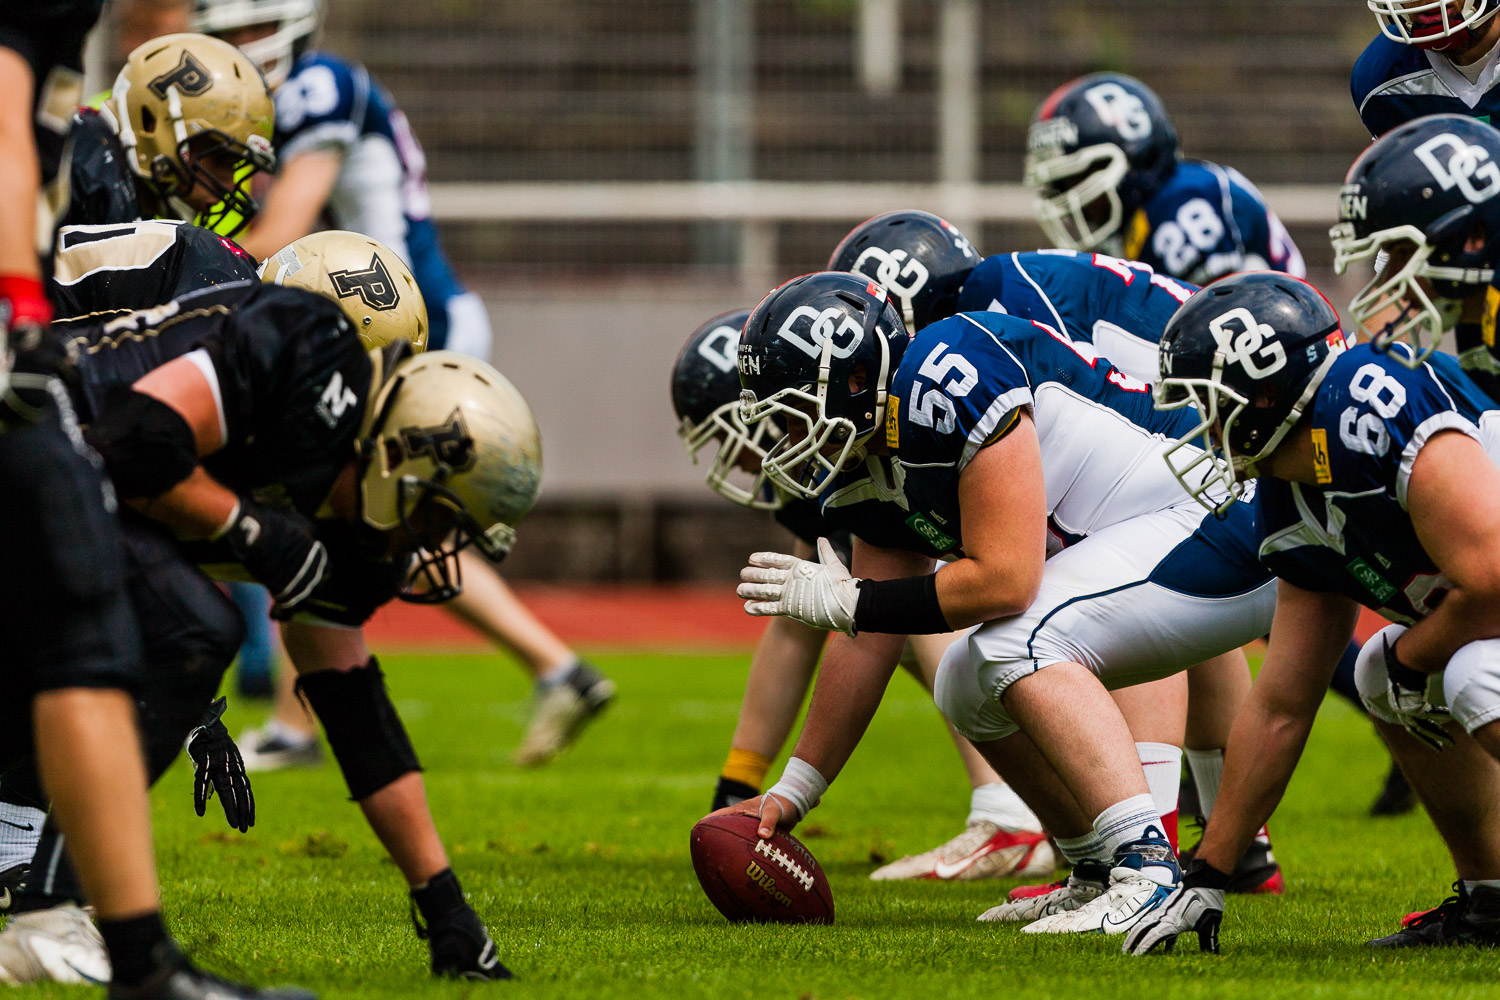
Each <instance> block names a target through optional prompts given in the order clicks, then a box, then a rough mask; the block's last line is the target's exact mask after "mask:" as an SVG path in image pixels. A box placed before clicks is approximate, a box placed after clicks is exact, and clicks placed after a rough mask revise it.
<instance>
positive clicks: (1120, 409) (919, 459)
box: [820, 312, 1196, 556]
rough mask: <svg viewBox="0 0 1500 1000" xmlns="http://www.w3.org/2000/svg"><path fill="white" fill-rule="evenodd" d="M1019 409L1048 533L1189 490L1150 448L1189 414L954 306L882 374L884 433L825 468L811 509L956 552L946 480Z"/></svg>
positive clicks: (1179, 431) (1123, 378) (1086, 359)
mask: <svg viewBox="0 0 1500 1000" xmlns="http://www.w3.org/2000/svg"><path fill="white" fill-rule="evenodd" d="M1023 410H1027V411H1030V413H1031V416H1032V420H1033V421H1034V423H1035V425H1036V431H1037V437H1038V438H1039V440H1040V442H1041V451H1042V474H1043V478H1044V480H1045V485H1046V490H1047V511H1048V515H1049V524H1050V528H1051V531H1052V533H1053V536H1054V540H1055V542H1056V543H1057V544H1068V543H1070V542H1073V541H1077V540H1078V539H1080V538H1082V537H1085V536H1086V535H1088V534H1089V533H1090V532H1091V531H1094V530H1097V529H1098V528H1102V527H1105V526H1107V525H1109V524H1114V523H1116V522H1118V521H1121V520H1124V519H1126V518H1129V517H1133V516H1136V515H1138V514H1142V513H1146V512H1148V511H1154V510H1162V509H1164V508H1167V507H1170V506H1174V505H1176V504H1178V503H1184V502H1188V503H1191V502H1192V501H1191V500H1189V499H1188V498H1187V495H1186V494H1185V493H1184V492H1183V490H1182V486H1181V484H1179V483H1178V482H1177V480H1176V479H1175V478H1174V477H1173V476H1172V474H1171V472H1170V471H1169V470H1168V469H1167V466H1166V463H1165V462H1163V461H1162V459H1161V454H1162V452H1163V451H1164V450H1165V449H1166V447H1167V445H1168V444H1170V443H1171V442H1172V441H1175V440H1176V439H1177V438H1178V437H1180V436H1182V435H1183V434H1185V433H1187V431H1188V430H1189V429H1190V428H1191V427H1192V426H1193V425H1194V424H1195V423H1196V418H1195V417H1194V416H1193V415H1191V414H1188V413H1186V412H1183V411H1171V412H1160V411H1158V410H1156V409H1155V408H1154V407H1153V406H1152V405H1151V393H1150V390H1149V387H1148V386H1147V385H1146V384H1145V383H1143V382H1140V381H1138V380H1136V379H1132V378H1130V377H1129V376H1128V375H1125V374H1124V373H1122V372H1120V371H1118V370H1117V369H1115V368H1114V367H1112V366H1111V365H1110V364H1109V363H1108V362H1107V361H1104V360H1103V359H1101V358H1098V357H1097V356H1096V355H1095V354H1094V352H1093V349H1092V348H1091V347H1089V345H1087V344H1075V343H1073V342H1071V341H1069V340H1068V339H1067V338H1066V337H1064V336H1062V334H1060V333H1058V332H1057V331H1055V330H1053V329H1051V328H1050V327H1047V326H1045V325H1043V324H1041V323H1036V322H1030V321H1027V320H1022V319H1018V318H1016V317H1013V316H1006V315H1003V314H1001V313H989V312H986V313H961V314H959V315H957V316H953V317H950V318H949V319H945V320H941V321H939V322H937V323H933V324H932V325H931V326H928V327H926V328H924V329H923V330H922V331H921V332H920V333H918V334H917V336H916V337H915V338H914V339H913V340H912V342H911V344H910V345H908V346H907V349H906V354H905V356H904V357H903V359H902V361H901V365H900V367H899V368H897V369H896V373H895V375H894V376H893V377H892V380H891V389H890V400H889V402H888V403H887V408H886V422H885V430H884V435H885V436H884V441H885V445H886V447H887V448H888V449H889V450H890V452H891V455H890V456H889V457H886V456H870V457H869V459H867V461H866V462H865V463H864V465H863V466H861V467H860V468H858V469H856V470H851V471H846V472H844V473H841V474H840V475H838V476H836V477H835V478H834V480H833V481H832V482H831V483H830V484H829V486H828V489H827V490H826V491H825V492H824V493H823V495H822V497H821V498H820V501H821V503H822V507H823V513H824V514H825V515H826V516H827V517H828V519H829V520H830V521H832V522H834V523H836V524H840V525H843V526H845V527H847V528H848V529H849V530H850V531H852V532H853V533H854V535H855V536H856V537H858V538H862V539H864V540H865V541H866V542H869V543H870V544H872V545H878V546H881V547H884V548H894V549H906V550H909V551H914V552H920V553H922V554H924V555H930V556H942V555H949V554H961V543H962V539H963V522H962V518H961V516H960V514H961V512H960V510H959V505H958V481H959V477H960V476H961V475H962V474H963V471H964V469H965V468H966V467H967V466H968V464H969V462H970V461H971V460H972V459H973V458H974V456H975V455H976V454H977V453H978V452H979V450H980V449H981V448H983V447H985V446H986V445H988V444H992V443H993V442H995V441H997V440H998V439H999V438H1000V437H1002V436H1003V435H1004V434H1006V433H1007V432H1009V430H1010V429H1011V428H1012V427H1014V426H1015V424H1016V421H1017V420H1018V418H1019V416H1020V413H1021V411H1023Z"/></svg>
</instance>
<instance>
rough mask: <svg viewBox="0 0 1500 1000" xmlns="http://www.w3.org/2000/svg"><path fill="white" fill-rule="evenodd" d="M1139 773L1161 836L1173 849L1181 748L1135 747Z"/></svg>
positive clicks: (1161, 744)
mask: <svg viewBox="0 0 1500 1000" xmlns="http://www.w3.org/2000/svg"><path fill="white" fill-rule="evenodd" d="M1135 750H1136V753H1138V754H1140V757H1141V770H1143V771H1145V772H1146V787H1147V788H1149V789H1151V801H1152V802H1154V803H1155V804H1156V812H1157V815H1159V816H1160V817H1161V823H1162V832H1163V833H1165V834H1166V835H1167V840H1169V841H1170V842H1171V844H1172V848H1173V850H1176V848H1177V793H1178V792H1179V791H1181V789H1182V748H1181V747H1174V746H1172V745H1171V744H1170V743H1137V744H1136V745H1135Z"/></svg>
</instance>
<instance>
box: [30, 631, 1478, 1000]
mask: <svg viewBox="0 0 1500 1000" xmlns="http://www.w3.org/2000/svg"><path fill="white" fill-rule="evenodd" d="M597 659H598V662H599V663H600V665H601V666H603V667H604V668H605V669H606V670H607V671H609V672H610V673H611V674H612V675H613V676H614V677H615V678H616V679H617V680H618V682H619V685H620V697H619V700H618V702H617V703H616V705H615V707H614V708H612V709H611V710H610V713H609V714H608V715H607V716H606V717H604V719H603V720H602V721H601V722H600V723H599V724H598V725H597V726H596V728H594V729H593V730H592V731H590V732H589V733H588V734H587V736H586V738H585V739H584V740H583V742H582V744H581V745H580V746H579V747H577V748H576V749H575V750H574V751H573V752H572V753H571V754H570V755H568V756H567V757H565V758H563V759H561V760H559V761H558V762H556V763H555V764H554V765H552V766H551V767H549V768H546V769H544V770H541V771H538V772H521V771H518V770H516V769H515V768H513V767H512V766H511V765H510V764H509V762H508V755H509V751H510V749H511V748H512V747H513V746H514V745H515V743H516V742H517V740H518V737H519V734H520V731H521V726H522V722H523V719H524V717H525V712H526V707H527V702H526V699H527V697H528V694H529V692H528V690H527V688H526V685H525V684H524V683H523V681H522V679H521V677H520V674H519V672H518V671H516V670H515V669H514V668H513V667H512V666H510V665H509V664H507V663H505V662H502V661H500V660H498V659H496V658H495V657H492V656H478V655H467V654H466V655H448V656H441V655H438V656H390V657H388V658H387V659H386V660H385V667H386V670H387V672H388V673H389V675H390V678H391V684H392V688H393V692H394V697H395V698H396V701H397V703H398V705H399V706H400V708H401V710H402V712H403V714H404V715H405V717H406V720H407V723H408V725H409V727H410V729H411V732H412V736H413V738H414V740H415V742H416V745H417V747H418V750H419V751H420V752H421V754H422V758H423V762H424V763H425V765H426V767H427V781H428V790H429V794H430V796H431V798H432V804H433V809H434V812H435V813H436V816H437V821H438V825H439V827H440V828H441V829H442V831H443V833H444V835H445V839H446V841H447V843H448V845H449V847H450V850H451V851H452V854H453V861H454V866H455V868H456V869H457V870H458V872H459V874H460V877H461V878H462V879H463V882H464V884H465V886H466V888H467V890H468V892H469V895H470V898H471V899H472V900H473V902H474V904H475V906H476V907H477V908H478V910H479V912H480V913H481V914H482V915H483V916H484V918H485V919H486V920H487V922H488V923H489V926H490V929H491V931H492V932H493V934H494V936H495V940H496V942H497V944H498V946H499V949H500V956H501V958H502V959H503V960H504V961H505V962H506V963H507V964H508V965H509V966H510V967H511V968H512V969H513V970H514V971H515V972H516V974H517V976H518V980H517V981H516V982H513V983H494V984H459V983H439V982H434V981H432V980H430V979H429V978H428V977H427V975H426V971H425V961H426V951H425V947H424V946H423V945H422V944H421V943H420V942H418V941H417V939H416V937H415V936H414V935H413V933H412V929H411V925H410V923H409V921H408V919H407V915H406V898H405V895H404V893H403V886H402V884H401V880H400V877H399V876H398V874H397V873H396V870H395V868H394V867H393V866H392V865H391V864H390V863H389V862H387V861H386V860H385V859H384V856H383V854H382V852H381V850H380V849H379V847H378V846H377V844H376V842H375V840H374V838H373V836H372V835H371V834H370V832H369V831H368V829H367V828H366V827H365V826H364V824H363V822H362V820H361V818H360V816H359V813H358V811H357V810H356V809H355V807H354V806H353V805H352V804H350V803H349V802H347V801H346V795H345V790H344V787H343V784H342V782H341V780H340V778H339V775H338V772H337V770H336V769H335V768H334V767H333V766H332V765H331V764H330V765H328V766H325V767H324V768H322V769H321V770H317V771H308V772H300V773H279V774H270V775H261V776H257V777H256V780H255V793H256V799H257V803H258V809H259V824H258V825H257V826H256V827H255V828H254V829H253V830H252V831H251V832H250V833H249V835H246V836H242V835H240V834H238V833H236V832H233V831H230V830H229V829H228V828H227V827H226V826H225V825H224V824H223V821H222V817H221V816H220V814H219V813H218V807H217V805H216V804H211V805H210V812H209V815H208V816H207V817H206V818H204V819H198V818H197V817H196V816H195V815H194V814H193V811H192V804H191V795H190V789H189V772H188V771H187V769H185V768H184V767H182V765H181V763H179V765H178V767H177V768H176V769H174V770H173V771H172V772H171V773H170V774H169V775H168V776H167V777H166V778H165V779H164V780H163V781H162V783H161V784H160V785H159V786H158V787H157V789H156V793H155V821H156V829H157V841H158V856H159V858H160V861H161V869H162V880H163V888H164V892H165V897H166V909H167V914H168V919H169V921H170V923H171V926H172V927H173V929H174V931H175V932H176V934H177V935H178V936H179V937H180V939H181V940H182V941H183V942H184V943H185V944H186V945H187V946H188V948H189V949H190V950H191V952H192V953H193V954H194V955H195V956H196V957H198V958H199V959H200V960H201V961H202V962H203V964H205V965H207V966H209V967H211V968H214V969H215V970H217V971H220V972H223V973H225V974H230V975H237V976H243V977H246V978H250V979H253V980H255V981H257V982H262V983H270V982H297V983H301V984H304V985H307V986H310V987H314V988H316V989H318V990H320V991H321V992H322V993H323V994H324V995H325V996H330V997H389V998H398V997H399V998H408V997H480V996H490V995H494V996H510V995H515V996H525V997H590V998H593V997H600V998H604V997H629V998H632V1000H641V998H645V997H671V998H678V997H709V998H730V997H734V998H738V997H745V998H755V1000H761V998H796V1000H809V998H819V1000H832V998H844V997H871V998H873V997H934V998H944V1000H951V998H957V997H969V996H973V997H984V998H990V1000H996V998H1004V997H1026V998H1030V997H1054V996H1055V997H1070V998H1071V997H1079V998H1090V1000H1092V998H1112V997H1120V998H1130V1000H1134V998H1139V997H1144V996H1153V995H1160V996H1163V997H1170V998H1172V1000H1179V998H1188V997H1213V998H1218V997H1247V998H1249V997H1253V998H1268V997H1284V996H1296V997H1299V998H1310V997H1322V996H1340V997H1343V996H1350V997H1366V996H1369V997H1373V996H1398V995H1399V996H1406V995H1414V994H1416V993H1417V992H1418V991H1421V994H1422V995H1424V996H1426V997H1448V996H1452V997H1473V996H1476V995H1483V994H1490V993H1497V992H1500V991H1497V990H1496V987H1495V985H1494V984H1495V982H1496V980H1497V971H1500V955H1497V954H1496V953H1494V952H1483V951H1468V950H1466V951H1448V952H1444V953H1440V954H1420V955H1413V954H1399V955H1393V954H1386V953H1381V954H1375V953H1372V952H1371V951H1369V950H1367V949H1365V948H1364V947H1362V943H1363V942H1364V941H1365V940H1366V939H1367V938H1369V937H1372V936H1375V935H1377V934H1381V933H1388V932H1389V931H1390V930H1392V929H1394V928H1395V926H1396V921H1397V920H1398V919H1399V917H1400V915H1401V914H1403V913H1404V912H1406V911H1408V910H1410V909H1414V908H1419V907H1426V906H1431V905H1435V904H1436V903H1437V902H1438V901H1440V900H1441V899H1442V897H1443V896H1445V895H1446V894H1447V887H1448V883H1449V881H1450V879H1451V877H1452V876H1451V874H1450V866H1449V863H1448V860H1447V856H1446V854H1445V853H1444V851H1443V849H1442V845H1441V843H1440V842H1439V841H1438V839H1437V836H1436V835H1435V834H1434V833H1433V832H1432V830H1431V827H1430V825H1429V824H1428V823H1427V821H1426V819H1425V818H1424V817H1422V816H1414V817H1406V818H1403V819H1398V820H1383V821H1379V822H1376V821H1371V820H1367V819H1365V818H1364V810H1365V808H1366V806H1367V805H1368V803H1369V800H1370V798H1371V797H1372V796H1373V794H1374V793H1375V790H1376V787H1377V784H1378V781H1379V779H1380V777H1381V776H1382V775H1383V774H1384V767H1385V758H1384V756H1383V754H1382V752H1381V751H1380V749H1379V748H1378V747H1377V745H1376V740H1375V737H1374V735H1373V734H1372V732H1371V731H1370V729H1369V727H1368V725H1366V724H1365V723H1364V722H1363V721H1362V720H1361V719H1360V718H1359V717H1357V716H1356V715H1355V713H1354V712H1352V711H1350V710H1349V709H1347V708H1346V707H1345V706H1343V705H1342V704H1336V703H1333V702H1330V703H1329V704H1328V705H1326V706H1325V708H1324V712H1323V716H1322V718H1320V720H1319V723H1318V726H1317V728H1316V729H1315V731H1314V734H1313V738H1312V743H1311V746H1310V748H1309V750H1308V753H1307V756H1306V757H1305V758H1304V761H1303V764H1302V767H1301V769H1300V770H1299V771H1298V773H1297V777H1296V779H1295V780H1294V781H1293V783H1292V787H1291V792H1290V794H1289V796H1288V799H1287V801H1286V803H1285V804H1284V805H1283V807H1282V809H1281V810H1280V812H1278V813H1277V816H1276V819H1275V820H1274V822H1273V825H1272V832H1273V834H1274V838H1275V843H1276V849H1277V854H1278V856H1279V857H1280V859H1281V861H1282V863H1283V865H1284V867H1285V869H1286V875H1287V883H1288V892H1287V895H1286V896H1285V897H1283V898H1280V899H1269V898H1253V899H1243V898H1236V899H1233V900H1232V903H1231V908H1230V913H1229V916H1228V919H1227V920H1226V923H1225V927H1224V935H1223V938H1224V948H1225V954H1223V955H1222V956H1220V957H1213V956H1204V955H1199V954H1198V953H1197V950H1196V946H1195V945H1194V944H1189V943H1188V942H1184V945H1185V946H1186V950H1185V952H1183V953H1179V954H1178V955H1175V956H1168V957H1153V958H1149V959H1134V958H1126V957H1124V956H1122V955H1121V954H1119V950H1118V949H1119V940H1120V939H1119V938H1099V937H1093V938H1045V939H1037V938H1033V937H1030V936H1024V935H1022V934H1020V933H1019V931H1018V929H1017V928H1016V927H1014V926H1009V925H995V924H978V923H976V922H975V921H974V917H975V916H976V915H977V914H978V913H980V912H981V911H982V910H984V909H985V908H987V907H988V906H990V905H992V904H993V903H995V902H996V901H998V900H999V899H1000V898H1001V897H1003V895H1004V892H1005V890H1006V889H1008V888H1009V886H1010V885H1011V883H997V882H988V883H968V884H952V885H948V884H936V885H935V884H899V885H892V884H890V883H883V884H877V883H872V882H870V881H868V879H867V878H866V876H867V875H868V873H869V872H870V871H871V870H872V868H873V867H874V864H873V862H872V857H873V856H875V855H883V856H885V857H894V856H897V855H898V854H901V853H908V852H911V851H916V850H920V849H925V848H928V847H930V846H933V845H934V844H936V843H938V842H939V841H941V840H944V839H946V838H947V837H948V836H950V835H952V834H953V833H955V832H957V830H958V828H959V825H960V824H961V823H962V821H963V817H964V815H965V813H966V811H967V805H968V791H967V787H966V784H965V782H964V780H963V776H962V772H961V770H960V768H959V766H958V763H957V759H956V757H955V755H954V752H953V749H952V745H951V744H950V743H949V741H948V739H947V737H946V736H945V735H944V732H943V730H942V728H941V725H940V721H939V718H938V715H937V712H936V710H935V709H934V708H933V707H932V706H931V704H930V702H929V701H927V699H926V697H925V696H924V695H923V693H922V692H921V691H920V689H918V688H917V686H916V685H915V684H914V683H912V682H911V681H910V679H909V678H907V677H905V676H904V675H902V676H898V677H897V679H896V680H895V681H894V682H893V684H892V688H891V691H890V692H889V694H888V696H887V699H886V703H885V705H884V707H883V708H882V710H881V713H880V715H879V716H877V718H876V720H875V724H874V726H873V727H872V729H871V731H870V734H869V736H868V737H867V738H866V739H865V741H864V744H863V745H862V746H861V747H860V749H859V752H858V753H857V754H856V756H855V758H854V760H853V761H852V763H851V764H850V766H849V768H848V770H847V771H846V772H845V773H844V775H843V777H841V778H840V780H839V782H838V783H837V785H836V786H835V787H834V789H833V790H832V792H831V793H830V794H829V795H828V796H827V797H826V798H825V800H824V804H823V806H821V807H820V808H819V809H818V811H817V812H816V813H815V814H814V816H813V817H812V819H811V820H810V823H809V825H808V826H809V828H807V829H804V830H803V831H800V832H802V833H803V835H804V838H805V840H806V843H807V844H808V846H809V847H811V849H812V850H813V851H814V852H815V853H816V854H817V856H818V858H819V860H820V861H822V863H823V864H824V866H825V867H826V868H827V869H828V872H829V875H830V877H831V879H832V883H833V892H834V898H835V901H836V903H837V907H838V923H837V924H836V925H835V926H832V927H821V928H785V927H771V926H756V927H731V926H729V925H728V924H726V923H725V922H724V921H723V920H722V919H721V918H720V917H719V915H718V913H717V912H716V911H714V910H713V908H712V907H711V906H710V905H709V903H708V901H707V900H706V899H705V898H704V897H703V895H702V893H701V892H700V890H699V889H698V885H697V882H696V880H695V879H694V876H693V872H692V868H691V865H690V864H689V861H688V854H687V841H688V836H687V835H688V829H689V828H690V827H691V826H692V824H693V822H694V821H695V820H696V819H698V818H699V816H701V815H702V814H703V813H704V812H705V811H706V808H707V806H708V800H709V797H710V794H711V789H712V786H713V782H714V778H715V776H716V773H717V768H718V766H719V764H720V762H721V758H722V755H723V752H724V750H725V748H726V745H727V741H728V738H729V734H730V731H731V728H732V727H733V723H734V718H735V714H736V711H737V708H738V703H739V695H740V691H741V686H742V684H743V678H744V671H745V668H746V664H747V659H748V657H746V656H743V655H724V654H694V653H690V652H678V653H670V654H666V653H652V654H643V653H637V654H618V655H600V656H598V657H597ZM259 713H260V707H259V706H253V705H249V704H245V703H242V704H241V705H239V706H238V707H236V708H235V709H234V710H233V713H232V717H231V719H230V720H229V722H230V727H231V730H232V731H235V732H238V731H239V729H240V727H241V726H243V725H246V724H250V723H252V722H254V721H256V720H257V719H258V717H259ZM778 771H779V768H778ZM32 995H55V996H91V995H97V994H95V993H92V992H91V991H88V990H81V989H80V990H72V989H62V988H52V989H51V990H50V991H46V990H33V992H32Z"/></svg>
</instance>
